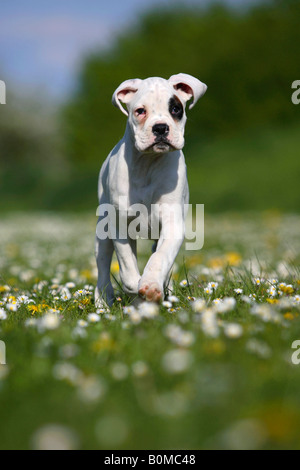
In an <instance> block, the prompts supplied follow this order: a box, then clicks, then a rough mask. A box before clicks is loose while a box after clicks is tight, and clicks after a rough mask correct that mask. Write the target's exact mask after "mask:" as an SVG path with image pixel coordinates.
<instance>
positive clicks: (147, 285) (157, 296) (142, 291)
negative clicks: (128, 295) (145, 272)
mask: <svg viewBox="0 0 300 470" xmlns="http://www.w3.org/2000/svg"><path fill="white" fill-rule="evenodd" d="M139 295H140V296H141V297H142V298H143V299H145V300H148V301H149V302H161V301H162V300H163V288H162V286H161V285H160V284H159V283H158V282H156V281H146V280H145V281H143V280H141V282H140V284H139Z"/></svg>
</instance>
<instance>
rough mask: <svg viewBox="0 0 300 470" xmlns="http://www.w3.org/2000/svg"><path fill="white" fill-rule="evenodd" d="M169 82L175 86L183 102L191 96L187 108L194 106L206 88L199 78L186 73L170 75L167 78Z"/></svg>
mask: <svg viewBox="0 0 300 470" xmlns="http://www.w3.org/2000/svg"><path fill="white" fill-rule="evenodd" d="M169 83H170V84H171V85H172V86H173V87H174V88H175V90H176V91H177V93H178V95H179V96H180V97H181V98H182V99H183V100H184V102H185V103H186V102H187V101H188V100H189V99H191V98H193V101H192V103H191V104H190V106H189V109H191V108H192V107H193V106H195V104H196V103H197V101H198V99H199V98H201V96H203V95H204V93H205V92H206V90H207V86H206V85H205V83H202V82H200V80H198V79H197V78H195V77H192V75H188V74H187V73H178V74H177V75H172V77H170V78H169Z"/></svg>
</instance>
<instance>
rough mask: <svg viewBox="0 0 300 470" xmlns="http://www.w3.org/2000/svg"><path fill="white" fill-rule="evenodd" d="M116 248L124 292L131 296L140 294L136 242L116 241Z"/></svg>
mask: <svg viewBox="0 0 300 470" xmlns="http://www.w3.org/2000/svg"><path fill="white" fill-rule="evenodd" d="M114 247H115V251H116V255H117V258H118V262H119V267H120V278H121V281H122V284H123V288H124V291H125V292H126V293H127V294H129V295H137V294H138V285H139V280H140V278H141V275H140V272H139V268H138V265H137V258H136V240H132V239H130V238H127V239H125V240H120V239H116V240H114Z"/></svg>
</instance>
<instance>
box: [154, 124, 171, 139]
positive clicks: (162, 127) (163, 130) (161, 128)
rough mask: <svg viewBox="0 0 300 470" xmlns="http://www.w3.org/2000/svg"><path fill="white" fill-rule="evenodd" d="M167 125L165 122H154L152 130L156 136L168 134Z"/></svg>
mask: <svg viewBox="0 0 300 470" xmlns="http://www.w3.org/2000/svg"><path fill="white" fill-rule="evenodd" d="M169 130H170V129H169V126H168V125H167V124H155V125H154V126H153V127H152V132H153V134H154V135H156V136H157V137H159V136H166V135H168V134H169Z"/></svg>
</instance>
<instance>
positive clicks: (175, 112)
mask: <svg viewBox="0 0 300 470" xmlns="http://www.w3.org/2000/svg"><path fill="white" fill-rule="evenodd" d="M180 111H181V109H180V108H179V106H172V108H171V114H179V113H180Z"/></svg>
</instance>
